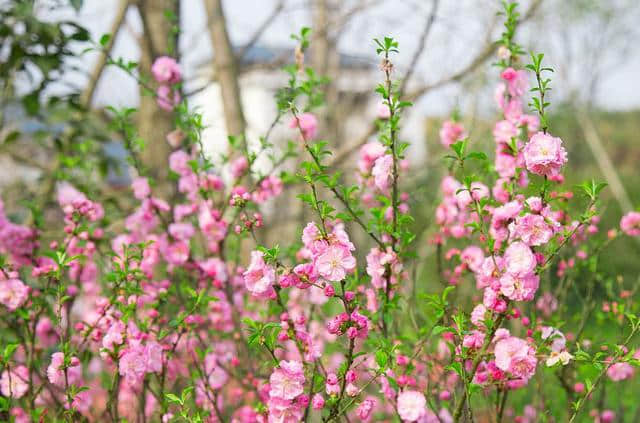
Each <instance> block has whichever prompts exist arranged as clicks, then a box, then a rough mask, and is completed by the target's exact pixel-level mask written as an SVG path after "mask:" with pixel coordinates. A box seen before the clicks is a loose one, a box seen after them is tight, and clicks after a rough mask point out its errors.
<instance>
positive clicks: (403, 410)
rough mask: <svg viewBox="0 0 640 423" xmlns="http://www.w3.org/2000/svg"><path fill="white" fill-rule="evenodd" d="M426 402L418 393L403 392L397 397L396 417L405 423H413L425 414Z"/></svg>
mask: <svg viewBox="0 0 640 423" xmlns="http://www.w3.org/2000/svg"><path fill="white" fill-rule="evenodd" d="M426 406H427V400H426V399H425V397H424V395H423V394H422V393H421V392H418V391H411V390H405V391H402V392H400V394H399V395H398V415H399V416H400V418H401V419H402V420H403V421H405V422H414V421H416V420H418V419H419V418H420V417H422V416H424V415H425V414H426V412H427V407H426Z"/></svg>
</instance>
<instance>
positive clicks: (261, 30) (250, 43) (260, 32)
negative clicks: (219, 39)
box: [238, 0, 284, 60]
mask: <svg viewBox="0 0 640 423" xmlns="http://www.w3.org/2000/svg"><path fill="white" fill-rule="evenodd" d="M283 10H284V0H280V1H278V4H276V7H274V8H273V11H272V12H271V14H270V15H269V16H268V17H267V18H266V19H265V20H264V22H262V25H260V26H259V27H258V29H257V30H256V32H255V33H254V34H253V36H251V38H250V39H249V41H248V42H247V43H246V44H245V45H244V46H243V47H242V50H240V52H239V53H238V60H242V58H244V57H245V56H246V55H247V52H248V51H249V50H251V48H252V47H253V46H254V45H255V44H256V43H257V42H258V40H260V38H261V37H262V35H263V34H264V32H265V31H266V30H267V29H268V28H269V27H270V26H271V24H273V22H274V21H275V20H276V18H277V17H278V15H279V14H280V13H281V12H282V11H283Z"/></svg>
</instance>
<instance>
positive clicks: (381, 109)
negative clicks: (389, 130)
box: [376, 101, 391, 119]
mask: <svg viewBox="0 0 640 423" xmlns="http://www.w3.org/2000/svg"><path fill="white" fill-rule="evenodd" d="M376 115H377V116H378V119H389V118H390V117H391V109H389V105H388V104H387V103H386V102H384V101H380V102H379V103H378V106H377V108H376Z"/></svg>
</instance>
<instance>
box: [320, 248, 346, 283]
mask: <svg viewBox="0 0 640 423" xmlns="http://www.w3.org/2000/svg"><path fill="white" fill-rule="evenodd" d="M315 266H316V268H317V270H318V274H319V275H320V276H322V277H323V278H325V279H327V280H329V281H332V282H339V281H341V280H343V279H344V278H345V277H346V276H347V274H348V273H351V272H352V271H353V270H354V269H355V268H356V259H355V257H353V255H352V254H351V252H350V251H349V250H348V249H347V248H345V247H344V246H341V245H331V246H329V248H327V250H326V251H325V252H324V253H322V254H321V255H320V256H319V257H318V258H317V259H316V261H315Z"/></svg>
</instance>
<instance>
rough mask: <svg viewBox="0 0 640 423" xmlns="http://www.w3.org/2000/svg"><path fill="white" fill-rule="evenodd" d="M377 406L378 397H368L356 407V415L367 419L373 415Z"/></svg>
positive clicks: (361, 418)
mask: <svg viewBox="0 0 640 423" xmlns="http://www.w3.org/2000/svg"><path fill="white" fill-rule="evenodd" d="M375 406H376V399H375V398H374V397H367V398H365V400H364V401H362V403H361V404H360V405H359V406H358V408H357V409H356V415H357V416H358V418H360V420H362V421H367V420H369V418H370V417H371V413H372V412H373V409H374V408H375Z"/></svg>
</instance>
